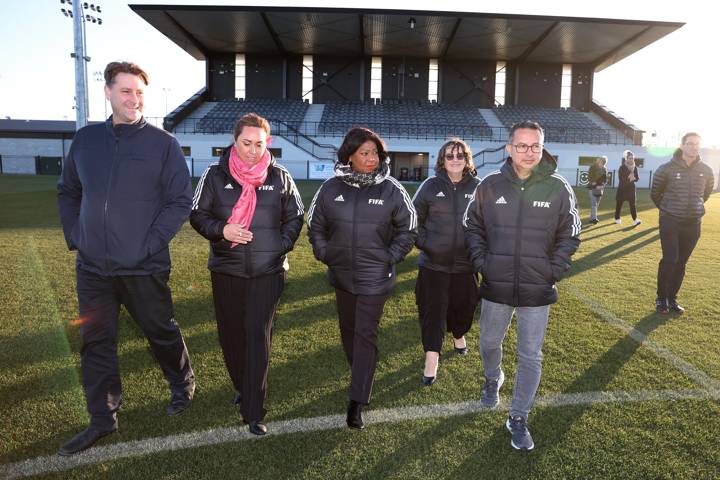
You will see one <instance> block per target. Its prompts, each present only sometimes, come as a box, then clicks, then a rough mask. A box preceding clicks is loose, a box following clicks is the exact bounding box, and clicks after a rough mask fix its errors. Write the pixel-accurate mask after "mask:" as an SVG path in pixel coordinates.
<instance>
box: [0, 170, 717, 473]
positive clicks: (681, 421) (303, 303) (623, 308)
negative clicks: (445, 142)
mask: <svg viewBox="0 0 720 480" xmlns="http://www.w3.org/2000/svg"><path fill="white" fill-rule="evenodd" d="M55 180H56V179H55V178H51V177H17V176H7V175H6V176H2V175H0V201H1V202H2V205H3V210H2V213H0V242H2V245H3V247H4V248H2V249H0V262H2V265H3V266H4V267H5V268H4V272H3V276H4V279H3V283H2V289H0V318H1V319H2V320H0V462H2V463H6V462H12V461H18V460H23V459H27V458H32V457H34V456H37V455H46V454H51V453H54V452H55V451H56V450H57V448H58V446H59V445H60V444H61V443H62V442H63V440H65V439H67V438H68V437H70V436H71V435H72V434H74V433H75V432H77V431H78V430H80V429H82V428H83V426H84V425H85V424H86V423H87V414H86V413H85V410H84V400H83V394H82V388H81V386H80V383H79V373H80V372H79V367H78V365H79V353H78V351H79V346H80V343H79V335H78V328H77V325H76V324H75V323H74V321H75V319H76V318H77V301H76V298H75V293H74V287H75V285H74V254H72V253H70V252H67V251H66V248H65V243H64V240H63V238H62V232H61V231H60V228H59V224H58V219H57V213H56V208H55V205H54V198H55V193H54V185H55ZM318 185H319V182H298V186H299V188H300V190H301V193H302V196H303V200H304V201H305V204H306V206H307V205H309V202H310V199H311V198H312V195H313V193H314V192H315V190H316V189H317V187H318ZM414 188H415V186H412V185H410V186H408V190H410V191H411V193H413V190H414ZM578 196H579V199H580V203H581V207H582V212H583V218H584V219H585V218H587V203H588V202H587V192H586V191H585V190H579V191H578ZM612 197H613V192H612V191H608V192H607V193H606V196H605V198H604V199H603V201H602V203H601V211H600V214H601V215H600V220H601V223H600V224H599V225H597V226H591V227H588V228H586V230H585V231H584V233H583V235H582V237H583V243H582V245H581V247H580V250H579V251H578V253H577V255H576V262H575V265H574V266H573V269H572V271H571V272H570V275H569V276H568V278H567V279H565V280H563V282H561V283H560V288H559V290H560V297H561V300H560V302H559V303H558V304H557V305H555V306H553V307H552V309H551V320H550V326H549V330H548V334H547V338H546V342H545V348H544V353H545V361H544V362H545V363H544V369H543V379H542V382H541V385H540V389H539V391H538V395H551V394H558V393H582V392H596V391H629V392H633V391H639V390H666V389H670V390H697V389H700V386H698V385H696V384H695V383H694V382H693V381H692V380H691V379H690V378H688V377H686V376H685V375H683V374H682V373H681V372H679V371H678V370H677V369H676V368H675V367H673V365H672V364H671V363H669V362H668V361H666V360H664V359H662V358H660V357H659V356H658V355H656V354H655V353H654V352H653V351H652V350H651V349H650V348H647V347H645V346H641V345H638V344H637V343H636V342H635V341H634V340H632V339H631V338H630V337H628V336H627V335H626V334H625V333H624V332H622V331H621V330H619V329H617V328H615V327H613V326H611V325H609V324H608V323H606V322H605V321H604V320H602V318H601V317H600V316H599V315H598V314H597V313H596V312H593V310H592V308H591V307H589V306H588V305H586V304H584V303H583V302H582V301H580V300H579V299H578V298H576V297H575V296H574V295H573V293H572V292H574V291H578V292H582V294H583V295H585V296H588V297H590V298H592V299H593V300H594V301H595V302H596V303H597V304H599V305H600V306H601V307H602V308H603V309H605V310H607V311H609V312H610V313H612V314H613V315H615V316H616V317H618V318H620V319H622V320H623V321H624V322H626V323H628V324H630V325H632V326H634V327H635V328H637V329H638V330H640V331H642V332H644V333H646V334H648V335H649V337H650V339H652V340H653V341H655V342H657V343H659V344H660V345H662V346H664V347H666V348H667V349H668V350H670V351H671V352H673V353H674V354H675V355H677V356H678V357H680V358H682V359H683V360H685V361H687V362H689V363H690V364H692V365H693V366H694V367H695V368H697V369H700V370H702V371H704V372H705V373H707V374H709V375H710V376H711V377H712V378H714V379H715V380H716V381H718V380H720V338H718V336H717V335H714V330H713V329H714V328H716V326H715V324H716V323H717V319H718V318H720V299H719V298H718V296H717V294H716V292H717V283H718V281H719V280H720V275H718V273H717V260H716V258H717V253H716V252H717V251H718V250H719V249H720V216H719V215H718V212H720V195H718V194H715V195H713V197H712V198H711V199H710V201H709V202H708V205H707V208H708V211H709V212H710V213H709V214H708V215H707V216H706V217H705V221H704V225H703V234H702V238H701V240H700V243H699V245H698V247H697V249H696V251H695V253H694V254H693V257H692V258H691V261H690V264H689V266H688V273H687V278H686V281H685V284H684V286H683V290H682V291H681V300H682V302H683V303H684V304H685V305H686V306H687V307H688V313H687V314H686V315H685V316H683V317H676V316H662V317H661V316H658V315H655V314H654V313H653V306H654V305H653V300H654V290H655V274H656V269H657V261H658V260H659V256H660V246H659V240H658V236H657V211H656V210H655V209H653V208H651V206H652V205H651V203H650V202H649V200H648V197H647V191H646V190H640V191H639V210H640V218H642V220H643V224H642V225H640V226H638V227H636V228H628V227H629V225H628V224H629V216H628V215H627V213H626V212H625V213H626V215H625V216H624V217H623V220H624V223H623V224H622V225H615V224H614V223H612V218H611V217H612V210H611V208H614V199H613V198H612ZM626 208H627V207H626ZM207 249H208V247H207V243H206V242H205V241H204V240H203V239H202V238H201V237H200V236H199V235H197V234H196V233H195V232H194V231H193V230H192V228H191V227H190V226H189V225H188V224H186V225H185V226H184V227H183V229H182V230H181V232H180V233H179V234H178V236H177V237H176V239H175V240H174V241H173V243H172V245H171V254H172V258H173V272H172V275H171V282H170V283H171V287H172V289H173V294H174V298H175V302H176V304H175V307H176V318H177V319H178V321H179V323H180V325H181V327H182V329H183V333H184V335H185V338H186V342H187V345H188V349H189V351H190V355H191V360H192V362H193V367H194V369H195V373H196V376H197V380H198V390H197V395H196V400H195V402H194V403H193V406H192V408H191V409H190V410H189V411H188V412H186V413H185V414H183V415H182V416H180V417H177V418H167V417H165V415H164V406H165V403H166V402H167V398H168V392H167V387H166V385H165V383H164V380H163V378H162V376H161V374H160V371H159V369H158V367H157V365H156V364H155V363H154V361H153V360H152V356H151V354H150V353H149V351H148V349H147V346H146V342H145V340H144V338H143V337H142V334H141V333H140V330H139V329H138V327H137V326H136V325H135V324H134V322H133V321H132V320H131V319H130V318H129V317H128V316H127V315H126V314H123V315H122V317H121V322H120V328H119V345H118V352H119V356H120V362H121V370H122V379H123V386H124V404H123V408H122V411H121V413H120V428H121V431H120V433H119V434H117V435H113V436H111V437H108V438H107V439H104V440H102V442H101V443H102V444H111V443H116V442H121V441H128V440H136V439H144V438H149V437H158V436H165V435H172V434H176V433H182V432H189V431H195V430H205V429H208V428H211V427H218V426H233V425H238V424H239V416H238V414H237V412H236V410H235V408H234V407H233V406H232V405H231V404H230V400H231V399H232V396H233V392H232V388H231V386H230V382H229V380H228V377H227V373H226V371H225V366H224V364H223V360H222V355H221V353H220V349H219V346H218V343H217V332H216V328H215V322H214V315H213V307H212V301H211V297H210V284H209V276H208V272H207V269H206V261H207ZM416 263H417V251H414V252H413V253H412V254H411V255H410V256H409V257H408V259H407V260H406V261H405V262H404V263H403V264H401V265H400V266H399V268H398V274H399V275H398V287H397V289H396V290H395V292H394V295H393V296H392V297H391V298H390V300H389V301H388V303H387V304H386V307H385V315H384V317H383V320H382V322H381V328H380V334H379V348H380V362H379V364H378V370H377V374H376V382H375V387H374V391H373V403H372V405H371V407H370V408H393V407H402V406H409V405H429V404H437V403H448V402H462V401H467V400H477V399H478V398H479V388H480V386H481V383H482V380H481V368H480V367H481V364H480V357H479V354H478V352H477V344H478V328H477V326H476V325H475V326H473V328H472V330H471V331H470V333H469V336H468V343H469V345H470V347H471V354H470V355H468V356H466V357H459V356H456V355H453V354H452V353H451V350H452V345H451V343H450V342H449V339H448V342H447V344H446V346H445V355H443V357H442V360H441V366H440V370H439V373H438V381H437V383H436V384H435V385H434V386H433V387H431V388H424V387H422V386H421V384H420V377H421V375H422V366H423V353H422V347H421V345H420V331H419V326H418V322H417V313H416V307H415V304H414V294H413V291H414V284H415V278H416V269H417V266H416ZM290 267H291V269H290V272H289V275H288V282H287V287H286V290H285V292H284V294H283V297H282V301H281V305H280V308H279V310H278V315H277V318H276V323H275V332H274V337H273V350H272V354H271V368H270V378H269V382H270V390H269V397H268V402H267V406H268V409H269V414H268V417H267V420H268V421H269V422H272V421H275V420H284V419H292V418H297V417H314V416H322V415H328V414H338V413H343V411H344V407H345V404H346V398H347V386H348V381H349V371H348V367H347V365H346V363H345V359H344V355H343V353H342V348H341V347H340V341H339V332H338V328H337V318H336V311H335V302H334V294H333V291H332V289H331V288H330V287H329V285H328V284H327V281H326V277H325V268H324V267H323V266H322V265H320V264H319V263H318V262H316V261H315V260H314V259H313V257H312V253H311V250H310V247H309V244H308V241H307V235H306V231H305V230H303V233H302V235H301V238H300V240H299V241H298V243H297V245H296V248H295V250H294V251H293V252H292V253H291V254H290ZM514 340H515V329H514V328H512V329H511V331H510V334H509V338H508V340H507V341H506V344H505V354H506V356H505V361H504V368H505V372H506V374H507V378H508V380H507V382H506V385H505V386H504V387H503V391H502V394H503V396H504V397H507V396H509V395H510V392H511V388H512V385H513V380H514V379H513V375H514V372H515V359H516V350H515V345H514ZM718 410H720V408H718V403H717V401H713V400H692V401H691V400H685V401H674V402H657V401H653V402H644V403H632V404H631V403H627V404H613V405H594V406H573V407H553V408H537V409H535V410H534V412H533V414H532V415H531V418H530V427H531V429H532V432H533V435H534V437H535V440H536V443H537V447H536V450H535V451H534V452H532V453H531V454H530V455H525V456H523V455H518V454H516V453H515V452H513V451H511V449H510V447H509V438H508V434H507V432H505V431H504V429H503V428H502V420H503V415H504V413H505V412H496V413H484V414H477V415H466V416H461V417H453V418H450V419H425V420H417V421H407V422H403V423H398V424H382V425H372V426H369V427H368V428H367V429H366V430H365V431H363V432H350V431H347V430H346V429H339V430H331V431H327V432H316V433H305V434H292V435H287V436H281V437H277V438H266V439H262V440H261V441H244V442H238V443H231V444H225V445H219V446H213V447H203V448H198V449H195V450H185V451H181V452H170V453H164V454H159V455H151V456H148V457H146V458H135V459H124V460H118V461H115V462H112V463H108V464H102V465H94V466H88V467H82V468H78V469H75V470H72V471H69V472H63V473H61V474H59V475H57V478H88V477H99V476H103V477H104V476H107V477H108V478H121V477H122V478H147V477H158V478H193V477H199V478H217V477H223V476H225V477H228V478H236V477H241V478H244V477H259V478H715V477H718V476H720V467H718V461H717V458H718V457H717V453H716V448H715V447H714V443H715V442H714V440H715V435H714V433H713V432H715V431H718V430H720V415H718V413H720V412H718Z"/></svg>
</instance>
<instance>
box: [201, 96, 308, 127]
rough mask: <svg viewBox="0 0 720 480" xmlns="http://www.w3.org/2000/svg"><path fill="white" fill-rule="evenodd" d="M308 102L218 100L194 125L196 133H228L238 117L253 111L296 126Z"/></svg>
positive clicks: (265, 99)
mask: <svg viewBox="0 0 720 480" xmlns="http://www.w3.org/2000/svg"><path fill="white" fill-rule="evenodd" d="M307 108H308V104H307V103H304V102H303V101H302V100H283V99H277V98H254V99H247V100H243V99H238V100H224V101H222V102H218V104H217V105H215V107H213V108H212V109H211V110H210V111H209V112H208V113H207V114H206V115H205V116H204V117H203V118H202V119H201V120H200V121H199V122H198V123H197V125H196V127H195V131H196V132H197V133H228V132H230V131H232V129H233V126H234V125H235V122H236V121H237V119H238V118H240V117H241V116H242V115H244V114H246V113H249V112H255V113H257V114H258V115H262V116H263V117H265V118H267V119H268V120H275V121H282V122H285V123H287V124H288V125H290V126H292V127H294V128H297V127H298V126H299V125H300V123H301V122H302V120H303V118H304V117H305V112H306V111H307Z"/></svg>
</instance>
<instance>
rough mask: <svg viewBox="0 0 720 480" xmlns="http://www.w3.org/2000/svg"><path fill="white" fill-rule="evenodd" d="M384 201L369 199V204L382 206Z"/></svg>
mask: <svg viewBox="0 0 720 480" xmlns="http://www.w3.org/2000/svg"><path fill="white" fill-rule="evenodd" d="M383 202H384V200H381V199H379V198H368V203H369V204H370V205H382V204H383Z"/></svg>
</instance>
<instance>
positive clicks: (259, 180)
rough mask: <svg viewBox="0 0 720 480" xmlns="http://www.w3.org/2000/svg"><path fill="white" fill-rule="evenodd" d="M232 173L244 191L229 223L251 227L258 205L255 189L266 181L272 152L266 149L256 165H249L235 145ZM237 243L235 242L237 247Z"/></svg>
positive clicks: (232, 152) (232, 157)
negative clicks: (242, 158) (241, 157)
mask: <svg viewBox="0 0 720 480" xmlns="http://www.w3.org/2000/svg"><path fill="white" fill-rule="evenodd" d="M229 164H230V174H231V175H232V176H233V178H234V179H235V181H237V182H238V183H239V184H240V186H241V187H242V193H241V194H240V198H238V201H237V203H236V204H235V206H234V207H233V210H232V215H230V218H229V219H228V221H227V223H235V224H238V225H240V226H241V227H243V228H244V229H249V228H250V222H252V218H253V215H254V214H255V206H256V205H257V193H256V191H255V189H256V188H257V187H259V186H260V185H262V184H263V183H265V179H266V178H267V173H268V166H270V152H269V151H268V150H265V153H264V154H263V156H262V158H261V159H260V161H259V162H258V163H256V164H255V165H248V164H247V163H245V162H243V161H242V160H241V159H240V156H239V155H238V152H237V148H236V147H235V145H233V146H232V149H231V150H230V162H229ZM236 245H237V243H233V244H232V247H235V246H236Z"/></svg>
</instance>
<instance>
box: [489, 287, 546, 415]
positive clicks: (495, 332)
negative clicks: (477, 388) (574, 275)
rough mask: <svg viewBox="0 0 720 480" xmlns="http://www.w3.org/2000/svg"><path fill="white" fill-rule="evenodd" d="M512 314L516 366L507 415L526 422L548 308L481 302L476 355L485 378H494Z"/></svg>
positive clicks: (538, 371)
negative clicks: (515, 334)
mask: <svg viewBox="0 0 720 480" xmlns="http://www.w3.org/2000/svg"><path fill="white" fill-rule="evenodd" d="M513 312H514V313H515V314H516V315H517V351H518V366H517V373H516V375H515V386H514V387H513V399H512V407H511V408H510V415H512V416H516V415H521V416H523V417H524V418H526V419H527V417H528V414H529V413H530V408H531V407H532V404H533V401H534V400H535V393H536V392H537V388H538V385H540V374H541V373H542V345H543V342H544V340H545V331H546V330H547V324H548V315H549V314H550V305H544V306H542V307H512V306H510V305H504V304H502V303H495V302H491V301H489V300H485V299H483V301H482V306H481V309H480V321H479V324H480V356H481V357H482V361H483V368H484V370H485V377H487V378H491V379H497V378H498V377H499V376H500V371H501V370H502V369H501V366H500V364H501V363H502V352H503V351H502V344H503V340H504V339H505V336H506V335H507V332H508V329H509V328H510V320H511V319H512V316H513Z"/></svg>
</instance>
